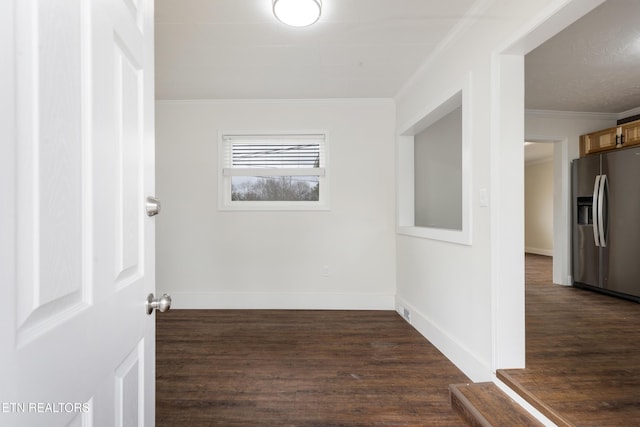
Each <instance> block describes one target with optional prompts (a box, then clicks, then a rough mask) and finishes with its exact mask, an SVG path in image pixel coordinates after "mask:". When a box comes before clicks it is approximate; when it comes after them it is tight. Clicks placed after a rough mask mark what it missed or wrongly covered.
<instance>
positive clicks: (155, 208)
mask: <svg viewBox="0 0 640 427" xmlns="http://www.w3.org/2000/svg"><path fill="white" fill-rule="evenodd" d="M144 207H145V209H146V211H147V216H155V215H158V214H159V213H160V208H161V207H162V205H161V204H160V200H158V199H156V198H155V197H151V196H149V197H147V200H146V201H145V204H144Z"/></svg>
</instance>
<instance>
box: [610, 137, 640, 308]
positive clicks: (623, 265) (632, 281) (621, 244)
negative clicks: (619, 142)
mask: <svg viewBox="0 0 640 427" xmlns="http://www.w3.org/2000/svg"><path fill="white" fill-rule="evenodd" d="M602 173H603V174H604V175H606V176H607V181H608V194H607V197H606V198H607V199H608V203H607V206H606V209H605V224H606V225H607V227H606V229H607V230H606V231H605V233H606V237H607V239H606V241H607V245H606V247H605V248H603V250H602V255H603V272H602V273H603V276H604V283H603V287H604V288H605V289H608V290H611V291H615V292H620V293H623V294H627V295H633V296H640V148H629V149H624V150H620V151H614V152H611V153H607V154H603V155H602Z"/></svg>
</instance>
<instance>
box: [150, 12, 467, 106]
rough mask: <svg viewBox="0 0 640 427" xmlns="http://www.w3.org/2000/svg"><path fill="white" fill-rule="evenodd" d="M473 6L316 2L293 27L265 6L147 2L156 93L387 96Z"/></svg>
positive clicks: (216, 96) (162, 95) (184, 95)
mask: <svg viewBox="0 0 640 427" xmlns="http://www.w3.org/2000/svg"><path fill="white" fill-rule="evenodd" d="M474 2H475V0H447V1H442V0H323V2H322V3H323V11H322V16H321V18H320V20H319V21H318V22H317V23H316V24H315V25H312V26H310V27H306V28H292V27H287V26H286V25H284V24H282V23H281V22H279V21H278V20H276V19H275V17H274V16H273V14H272V12H271V5H272V0H156V6H155V7H156V18H155V20H156V96H157V98H158V99H193V98H195V99H207V98H212V99H230V98H238V99H242V98H252V99H260V98H276V99H288V98H390V97H393V96H394V95H395V94H396V93H397V92H398V90H399V89H400V88H401V86H402V85H403V83H405V82H406V81H407V80H408V79H409V77H411V75H412V74H413V73H414V72H415V71H416V70H417V68H418V67H419V66H420V64H421V63H422V62H423V61H424V60H425V59H426V58H427V57H428V56H429V54H430V53H431V52H433V50H434V49H435V48H436V46H437V45H438V43H440V42H441V41H442V40H443V39H444V38H445V37H446V36H447V34H448V33H449V32H450V31H451V30H452V28H453V27H454V26H455V25H456V23H457V22H458V21H459V20H460V19H461V18H462V17H463V16H464V14H465V12H466V11H467V10H468V9H469V8H470V7H471V5H472V4H473V3H474Z"/></svg>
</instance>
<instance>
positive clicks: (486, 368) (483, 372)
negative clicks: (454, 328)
mask: <svg viewBox="0 0 640 427" xmlns="http://www.w3.org/2000/svg"><path fill="white" fill-rule="evenodd" d="M404 309H407V310H409V311H410V313H411V319H410V321H409V323H410V324H411V325H412V326H413V327H414V328H415V329H416V330H417V331H418V332H420V334H422V336H424V337H425V338H426V339H427V340H428V341H429V342H430V343H431V344H433V345H434V346H436V348H437V349H438V350H440V351H441V352H442V354H444V355H445V356H446V357H447V358H448V359H449V360H450V361H451V362H452V363H453V364H454V365H456V366H457V367H458V369H460V370H461V371H462V372H463V373H464V374H465V375H466V376H468V377H469V378H470V379H471V381H473V382H484V381H491V380H492V378H493V373H492V371H491V366H490V365H489V364H488V363H486V362H483V361H482V360H481V359H479V358H478V357H477V356H476V355H475V354H473V353H472V352H471V351H470V350H469V349H468V348H466V347H465V346H464V345H462V344H461V343H459V342H458V341H457V340H456V339H455V338H454V337H452V336H450V335H448V334H447V333H446V331H444V330H442V329H441V328H440V327H439V326H438V325H437V324H436V323H434V322H433V321H432V320H431V319H429V318H428V317H427V316H425V315H424V314H423V313H421V312H420V311H418V310H417V309H416V308H415V307H413V306H412V305H411V304H409V303H408V302H406V301H404V300H403V299H401V298H396V311H397V312H398V314H400V316H402V317H403V318H405V320H406V317H405V316H404Z"/></svg>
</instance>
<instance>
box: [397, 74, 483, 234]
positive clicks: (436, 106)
mask: <svg viewBox="0 0 640 427" xmlns="http://www.w3.org/2000/svg"><path fill="white" fill-rule="evenodd" d="M471 93H472V82H471V75H470V74H469V75H467V76H466V79H464V81H463V82H462V84H460V85H455V86H454V87H453V88H450V90H449V91H445V92H443V96H442V98H441V99H440V100H439V101H436V102H434V103H433V104H431V105H429V106H428V107H427V108H425V110H424V111H425V113H424V114H421V115H420V117H419V118H418V119H417V120H414V121H412V122H410V123H408V124H406V125H405V126H402V127H400V128H399V132H398V135H397V140H396V162H397V163H396V165H397V166H396V174H397V175H396V177H397V179H396V183H397V184H396V185H397V187H396V189H397V192H398V198H397V213H398V215H397V223H396V232H397V233H398V234H401V235H405V236H412V237H418V238H422V239H430V240H440V241H444V242H450V243H456V244H461V245H468V246H471V245H472V221H471V219H472V208H471V206H472V203H471V202H472V193H471V184H472V176H473V175H472V167H471V163H472V162H471V159H472V148H471V147H472V144H471V135H472V131H471V127H472V126H471V117H472V115H471V105H472V95H471ZM459 106H462V141H461V143H462V228H461V229H455V230H453V229H446V228H435V227H423V226H416V225H415V200H414V189H415V182H414V179H415V175H414V173H415V171H414V140H415V135H417V134H419V133H420V132H421V131H423V130H424V129H426V128H427V127H429V126H430V125H431V124H433V123H435V122H436V121H438V120H439V119H440V118H442V117H444V116H445V115H447V114H448V113H450V112H451V111H453V110H454V109H456V108H458V107H459Z"/></svg>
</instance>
